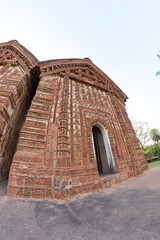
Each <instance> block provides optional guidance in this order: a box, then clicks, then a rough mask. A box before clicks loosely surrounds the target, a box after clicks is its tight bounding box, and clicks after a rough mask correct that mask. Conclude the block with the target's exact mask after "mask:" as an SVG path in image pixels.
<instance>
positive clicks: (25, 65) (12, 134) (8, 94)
mask: <svg viewBox="0 0 160 240" xmlns="http://www.w3.org/2000/svg"><path fill="white" fill-rule="evenodd" d="M39 74H40V76H39ZM38 82H39V84H38ZM37 85H38V87H37ZM36 87H37V89H36ZM0 92H1V94H0V180H4V179H5V178H7V176H8V172H9V167H10V165H11V164H12V165H11V167H10V172H9V183H8V196H14V197H15V196H16V197H26V198H53V199H69V198H70V197H72V196H75V195H77V194H80V193H88V192H91V191H97V190H99V189H102V188H105V187H110V186H112V185H114V184H116V183H120V182H122V181H124V180H126V179H128V178H130V177H133V176H139V175H141V174H142V173H143V171H144V170H145V169H147V168H148V167H147V163H146V161H145V158H144V156H143V154H142V152H141V150H140V147H139V145H138V141H137V139H136V136H135V133H134V131H133V128H132V125H131V122H130V120H129V118H128V116H127V113H126V110H125V101H126V99H127V97H126V95H125V94H124V93H123V92H122V91H121V90H120V89H119V87H118V86H117V85H116V84H115V83H114V82H113V81H112V80H111V79H110V78H109V77H108V76H106V75H105V74H104V73H103V72H102V71H101V70H100V69H99V68H97V67H96V66H95V65H94V64H93V63H92V62H91V60H89V59H87V58H85V59H62V60H52V61H45V62H38V60H37V59H36V58H35V57H34V56H33V55H32V54H31V53H29V52H28V51H27V50H26V49H25V48H24V47H22V46H21V45H20V44H18V43H17V42H16V41H11V42H8V43H3V44H0ZM26 112H27V114H26ZM95 124H99V126H102V127H103V128H104V129H105V130H104V131H106V132H107V134H108V138H109V143H110V146H111V152H112V155H113V159H114V164H115V171H116V173H115V174H106V175H103V176H100V175H99V172H98V168H97V161H96V155H95V150H94V147H93V146H94V143H93V136H92V127H93V126H94V125H95ZM22 125H23V126H22ZM97 126H98V125H97ZM20 129H21V130H20ZM18 134H19V139H18V144H17V138H18ZM15 148H16V152H15ZM14 152H15V154H14ZM13 154H14V157H13ZM12 158H13V160H12Z"/></svg>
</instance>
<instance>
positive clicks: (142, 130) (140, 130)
mask: <svg viewBox="0 0 160 240" xmlns="http://www.w3.org/2000/svg"><path fill="white" fill-rule="evenodd" d="M132 125H133V128H134V130H135V133H136V137H137V139H138V142H139V145H140V147H141V149H144V146H145V145H146V143H147V142H149V141H150V140H151V135H150V130H149V126H148V122H142V121H139V122H135V121H132Z"/></svg>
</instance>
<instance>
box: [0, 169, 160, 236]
mask: <svg viewBox="0 0 160 240" xmlns="http://www.w3.org/2000/svg"><path fill="white" fill-rule="evenodd" d="M6 185H7V182H3V183H1V184H0V240H25V239H26V240H39V239H41V240H51V239H52V240H99V239H100V240H103V239H106V240H142V239H143V240H159V239H160V165H159V166H155V167H152V168H150V170H149V171H147V172H146V173H145V175H144V176H143V177H139V178H133V179H130V180H129V181H127V182H125V183H123V184H120V185H117V186H115V187H112V188H110V189H106V190H103V191H100V192H98V193H93V194H90V195H87V196H83V197H77V198H76V199H75V200H74V201H72V202H68V203H57V202H53V201H32V200H30V201H29V200H20V199H12V198H8V197H7V196H6Z"/></svg>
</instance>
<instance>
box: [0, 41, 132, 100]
mask: <svg viewBox="0 0 160 240" xmlns="http://www.w3.org/2000/svg"><path fill="white" fill-rule="evenodd" d="M0 63H2V64H3V63H4V64H11V65H14V64H15V65H16V64H17V63H19V64H20V65H21V66H22V68H23V69H24V70H25V72H26V73H30V72H31V70H32V69H33V68H34V67H35V66H37V67H38V66H39V67H40V72H41V77H42V76H45V75H50V74H55V73H59V74H60V75H62V76H68V77H70V78H71V79H73V80H76V81H79V82H84V83H85V84H89V85H92V86H96V87H98V88H100V89H103V90H105V91H108V92H110V93H112V94H114V95H115V96H116V97H118V98H119V99H120V100H121V101H122V102H123V103H124V102H125V101H126V100H127V99H128V97H127V96H126V95H125V93H124V92H123V91H122V90H121V89H120V88H119V87H118V86H117V85H116V84H115V83H114V82H113V81H112V80H111V79H110V78H109V77H108V76H107V75H106V74H105V73H104V72H103V71H102V70H101V69H99V68H98V67H97V66H96V65H95V64H93V63H92V61H91V60H90V59H89V58H84V59H77V58H73V59H56V60H48V61H43V62H39V61H38V59H37V58H36V57H35V56H34V55H33V54H32V53H31V52H29V51H28V50H27V49H26V48H25V47H23V46H22V45H21V44H19V43H18V41H16V40H12V41H9V42H5V43H0Z"/></svg>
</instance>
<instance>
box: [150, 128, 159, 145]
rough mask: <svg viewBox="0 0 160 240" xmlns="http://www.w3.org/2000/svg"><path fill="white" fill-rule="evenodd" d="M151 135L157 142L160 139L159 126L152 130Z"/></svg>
mask: <svg viewBox="0 0 160 240" xmlns="http://www.w3.org/2000/svg"><path fill="white" fill-rule="evenodd" d="M150 136H151V139H152V141H153V142H155V143H157V144H158V142H159V141H160V132H159V130H158V129H157V128H153V129H152V130H151V131H150Z"/></svg>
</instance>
